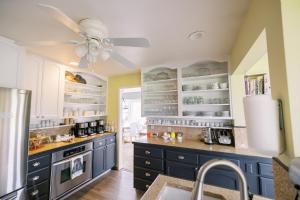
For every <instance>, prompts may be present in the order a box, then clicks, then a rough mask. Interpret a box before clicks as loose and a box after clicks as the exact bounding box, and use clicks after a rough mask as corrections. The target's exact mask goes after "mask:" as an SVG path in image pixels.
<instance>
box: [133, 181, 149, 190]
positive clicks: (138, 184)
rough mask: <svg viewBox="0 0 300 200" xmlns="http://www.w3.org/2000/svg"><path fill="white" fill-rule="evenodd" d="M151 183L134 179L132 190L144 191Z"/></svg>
mask: <svg viewBox="0 0 300 200" xmlns="http://www.w3.org/2000/svg"><path fill="white" fill-rule="evenodd" d="M151 183H152V182H151V181H147V180H144V179H139V178H134V188H136V189H139V190H143V191H146V190H147V189H148V188H149V187H150V185H151Z"/></svg>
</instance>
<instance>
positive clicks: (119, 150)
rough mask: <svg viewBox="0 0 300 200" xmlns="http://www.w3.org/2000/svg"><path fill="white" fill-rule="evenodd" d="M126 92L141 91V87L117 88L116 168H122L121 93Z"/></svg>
mask: <svg viewBox="0 0 300 200" xmlns="http://www.w3.org/2000/svg"><path fill="white" fill-rule="evenodd" d="M127 92H141V87H128V88H120V89H119V100H118V134H117V169H118V170H120V169H122V168H123V162H122V161H123V151H122V141H123V139H122V135H123V132H122V117H123V116H122V94H123V93H127Z"/></svg>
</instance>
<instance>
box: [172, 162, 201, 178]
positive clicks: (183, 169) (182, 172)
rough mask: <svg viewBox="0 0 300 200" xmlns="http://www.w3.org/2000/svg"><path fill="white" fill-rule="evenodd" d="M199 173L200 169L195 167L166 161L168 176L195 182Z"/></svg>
mask: <svg viewBox="0 0 300 200" xmlns="http://www.w3.org/2000/svg"><path fill="white" fill-rule="evenodd" d="M197 172H198V168H197V166H195V165H187V164H182V163H178V162H172V161H166V174H167V175H168V176H173V177H177V178H183V179H187V180H192V181H195V180H196V177H197Z"/></svg>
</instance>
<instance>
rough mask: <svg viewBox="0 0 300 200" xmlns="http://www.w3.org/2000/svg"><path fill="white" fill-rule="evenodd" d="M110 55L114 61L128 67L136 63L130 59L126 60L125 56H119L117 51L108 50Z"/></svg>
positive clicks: (132, 66)
mask: <svg viewBox="0 0 300 200" xmlns="http://www.w3.org/2000/svg"><path fill="white" fill-rule="evenodd" d="M109 54H110V57H111V58H112V59H114V60H115V61H117V62H119V63H121V64H122V65H124V66H126V67H129V68H134V67H135V66H136V65H135V64H134V63H132V62H131V61H129V60H127V58H124V57H123V56H121V55H120V54H119V53H117V52H114V51H111V52H109Z"/></svg>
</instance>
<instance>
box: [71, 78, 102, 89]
mask: <svg viewBox="0 0 300 200" xmlns="http://www.w3.org/2000/svg"><path fill="white" fill-rule="evenodd" d="M65 82H66V83H68V84H71V85H76V86H79V87H85V88H93V89H99V90H100V89H102V88H104V85H103V86H102V87H98V86H96V85H90V84H83V83H76V82H73V81H68V80H65Z"/></svg>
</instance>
